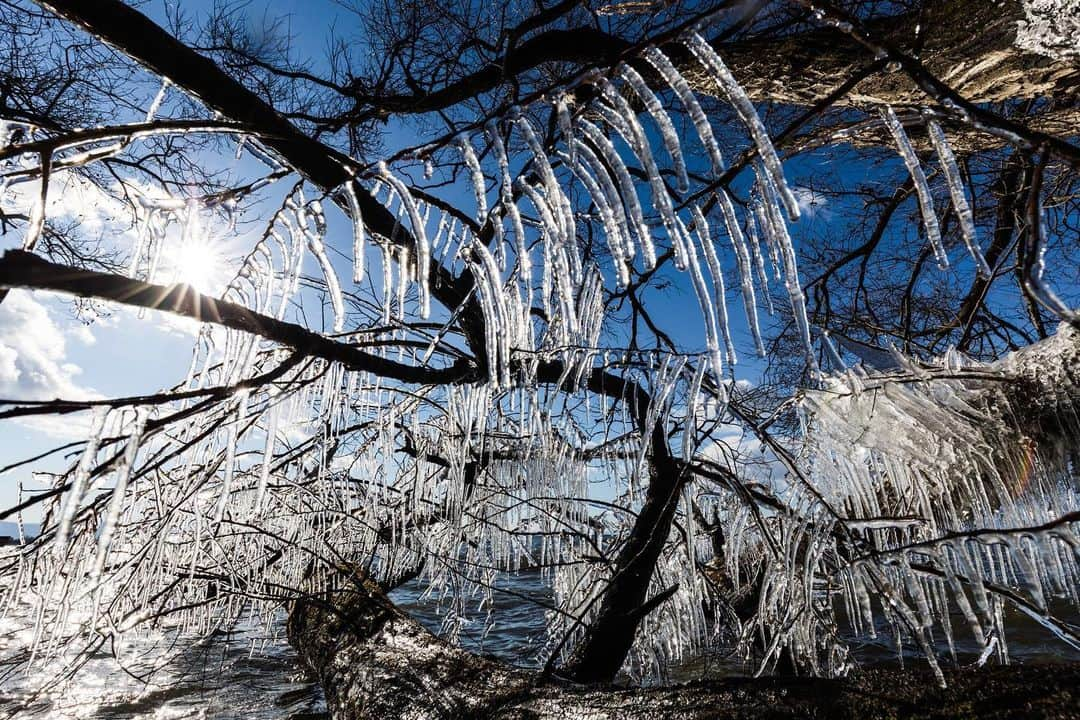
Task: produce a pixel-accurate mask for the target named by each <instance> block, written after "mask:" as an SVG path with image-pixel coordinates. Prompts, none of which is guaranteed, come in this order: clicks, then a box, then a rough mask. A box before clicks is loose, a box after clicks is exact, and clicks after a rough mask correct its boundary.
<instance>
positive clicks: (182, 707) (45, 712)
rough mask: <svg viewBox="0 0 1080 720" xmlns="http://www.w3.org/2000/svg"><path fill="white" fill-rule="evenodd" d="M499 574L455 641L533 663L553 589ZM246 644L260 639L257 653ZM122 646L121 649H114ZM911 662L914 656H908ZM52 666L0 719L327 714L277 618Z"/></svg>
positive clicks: (3, 683) (1017, 635) (445, 610)
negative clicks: (62, 676) (142, 668)
mask: <svg viewBox="0 0 1080 720" xmlns="http://www.w3.org/2000/svg"><path fill="white" fill-rule="evenodd" d="M503 582H504V585H503V586H502V587H503V589H504V590H506V591H507V592H500V593H496V594H495V600H494V604H493V605H492V607H491V610H492V615H493V616H494V617H497V618H499V624H498V625H495V626H492V627H490V628H487V627H485V623H484V622H483V619H482V618H481V619H479V620H474V621H473V622H472V623H470V624H465V625H463V626H462V627H461V628H460V635H459V638H458V641H459V642H460V643H461V644H462V645H464V646H465V647H467V648H468V649H470V650H473V651H475V652H480V653H484V654H487V655H490V656H493V657H495V658H497V659H500V660H503V661H506V662H512V663H515V664H518V665H523V666H527V667H537V666H538V665H540V664H541V663H542V662H543V660H544V657H543V647H544V642H545V635H544V626H545V618H544V610H543V608H542V607H538V606H537V605H536V604H534V603H529V602H524V601H523V600H522V596H524V597H527V598H533V599H536V600H539V601H541V602H544V601H549V600H550V589H549V588H548V587H547V586H546V584H545V583H544V582H543V580H542V579H541V577H540V575H539V574H538V573H522V574H520V575H517V576H514V577H511V578H509V579H507V580H504V581H503ZM392 598H393V599H394V601H395V602H396V603H397V604H398V606H399V607H401V608H402V609H404V610H406V611H407V612H409V613H410V614H412V615H413V616H414V617H416V618H417V619H418V620H420V621H421V622H422V623H424V624H425V625H426V626H427V627H428V628H429V629H431V630H432V631H435V632H438V631H440V629H442V628H443V624H444V618H445V617H446V616H447V615H448V614H452V608H451V607H448V606H447V605H446V604H445V603H443V604H440V603H439V602H438V601H437V599H433V598H425V597H423V587H422V586H420V585H419V584H417V583H411V584H409V585H406V586H404V587H402V588H400V589H398V590H396V591H395V592H394V593H393V594H392ZM1065 615H1066V616H1067V615H1068V613H1065ZM958 620H959V618H958ZM1014 620H1015V621H1016V622H1015V624H1013V625H1012V629H1011V631H1010V633H1009V652H1010V656H1011V657H1012V658H1013V660H1014V661H1019V662H1025V663H1029V662H1030V663H1034V662H1049V661H1061V660H1073V661H1080V652H1078V651H1076V650H1070V649H1069V648H1067V647H1066V646H1064V645H1063V644H1062V643H1060V642H1058V641H1056V640H1053V639H1052V638H1051V637H1050V636H1049V634H1048V633H1047V632H1046V631H1045V630H1043V629H1042V628H1040V627H1039V626H1038V625H1037V624H1035V623H1034V622H1033V621H1031V620H1028V619H1025V618H1022V617H1018V618H1014ZM27 625H28V623H26V622H21V623H20V622H19V621H17V620H13V619H10V618H9V619H5V620H0V655H6V654H7V651H8V650H9V649H10V648H11V647H13V646H19V645H23V644H24V643H26V642H27V640H28V637H27V635H26V633H28V632H29V630H28V629H27ZM957 635H958V638H957V643H956V645H957V652H958V656H959V658H960V660H961V662H962V663H968V662H971V661H972V660H973V659H974V658H976V657H977V656H978V650H979V648H977V647H976V646H975V645H974V643H972V642H970V641H968V640H967V639H966V638H962V637H961V636H962V632H961V628H960V625H959V624H958V625H957ZM160 640H161V639H159V641H160ZM253 647H255V648H257V649H256V650H255V651H254V652H253V651H252V648H253ZM939 647H941V649H942V650H943V651H944V650H945V649H946V648H945V646H944V643H943V642H941V643H939ZM853 650H854V652H855V655H856V657H857V658H858V659H859V661H860V662H861V663H862V664H864V665H875V664H881V663H895V662H896V658H897V655H896V652H897V648H896V645H895V644H894V641H893V640H892V637H891V635H889V634H887V633H882V634H881V635H880V636H879V638H878V639H876V640H865V639H863V640H859V641H856V642H854V643H853ZM906 654H908V655H909V656H910V655H914V653H906ZM123 655H124V653H123V651H122V650H121V652H120V656H123ZM911 661H912V662H921V660H918V659H916V658H915V657H912V659H911ZM132 669H133V668H132ZM133 670H134V669H133ZM747 670H749V668H746V667H745V666H740V665H738V664H735V663H732V662H731V661H730V660H729V659H725V658H716V657H712V658H701V659H699V660H696V661H694V662H691V663H688V664H686V665H685V666H684V667H681V668H677V669H675V670H674V671H673V672H672V677H671V679H673V680H680V679H690V678H692V677H701V676H702V675H703V674H704V675H713V676H715V675H723V674H732V673H739V672H740V671H742V672H746V671H747ZM57 671H59V668H52V667H50V668H48V669H47V670H41V671H39V672H37V673H35V674H34V675H33V676H31V677H6V678H4V679H2V680H0V718H3V717H18V718H20V719H22V718H26V719H27V720H39V719H40V720H45V719H48V720H62V719H63V720H66V719H67V718H102V719H109V720H136V719H138V720H167V719H178V718H205V719H207V720H226V719H228V720H233V719H234V718H246V719H250V720H315V719H316V718H327V717H328V716H327V714H326V705H325V702H324V699H323V696H322V693H321V690H320V689H319V687H318V686H317V685H316V684H314V683H312V682H311V681H310V680H308V679H307V677H306V676H305V674H304V673H303V671H302V670H301V667H300V665H299V659H298V657H297V656H296V653H295V652H293V650H292V648H291V647H289V645H288V643H287V642H286V641H285V639H284V637H283V627H282V624H281V623H279V624H278V625H277V626H276V627H275V628H274V632H273V633H271V635H270V636H268V635H267V632H266V630H265V629H264V628H255V627H239V628H237V629H236V630H235V631H234V632H231V633H228V634H220V635H218V636H217V637H215V638H213V639H212V640H211V641H210V642H206V643H202V644H199V645H196V646H191V647H186V648H184V649H182V650H179V651H178V652H177V654H176V655H175V657H173V658H172V659H171V661H170V662H169V663H168V664H167V665H165V666H164V667H162V668H160V669H158V670H157V671H156V672H154V673H152V674H151V675H150V676H149V677H148V678H145V679H138V678H135V677H132V676H131V675H129V674H127V673H125V672H124V671H123V670H121V669H119V668H118V667H117V663H116V661H115V660H114V659H113V657H112V656H111V654H109V653H104V652H102V653H99V654H98V655H97V656H96V657H95V658H93V659H92V660H91V661H90V662H89V663H88V665H87V666H86V667H85V668H84V669H83V671H82V672H80V673H79V674H78V676H77V677H76V679H75V680H74V681H72V682H70V683H68V684H66V685H64V686H63V687H60V688H56V689H54V690H52V691H51V692H48V693H46V694H42V695H38V696H35V695H34V694H33V688H34V686H35V684H39V683H40V682H41V681H42V680H44V679H45V678H46V677H49V675H48V673H49V672H51V673H53V674H55V673H56V672H57Z"/></svg>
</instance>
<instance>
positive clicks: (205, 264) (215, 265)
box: [166, 238, 225, 295]
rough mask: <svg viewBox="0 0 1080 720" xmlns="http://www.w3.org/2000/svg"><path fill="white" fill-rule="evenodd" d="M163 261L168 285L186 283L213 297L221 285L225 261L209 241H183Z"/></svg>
mask: <svg viewBox="0 0 1080 720" xmlns="http://www.w3.org/2000/svg"><path fill="white" fill-rule="evenodd" d="M166 260H167V263H168V269H169V270H170V271H171V274H172V282H176V283H186V284H188V285H190V286H192V287H193V288H195V289H196V290H198V291H199V292H200V293H202V294H204V295H213V294H216V293H217V292H219V291H220V290H221V286H222V285H223V284H224V276H225V272H224V264H225V258H224V257H223V255H222V253H221V248H220V246H219V245H218V244H217V243H215V242H213V241H212V240H209V239H207V238H189V239H186V240H185V241H184V242H183V243H181V244H179V245H176V246H175V247H173V248H172V249H171V250H170V251H169V252H168V257H167V258H166Z"/></svg>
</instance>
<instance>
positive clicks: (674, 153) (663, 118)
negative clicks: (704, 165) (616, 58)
mask: <svg viewBox="0 0 1080 720" xmlns="http://www.w3.org/2000/svg"><path fill="white" fill-rule="evenodd" d="M619 74H620V75H622V77H623V79H624V80H625V81H626V82H627V83H628V84H629V85H630V87H631V88H632V89H633V90H634V93H635V94H636V95H637V96H638V99H639V100H641V103H642V104H643V105H644V106H645V109H646V110H648V111H649V115H651V116H652V118H653V120H654V121H655V122H656V125H657V127H659V128H660V137H661V139H662V140H663V142H664V148H665V149H666V150H667V152H668V156H670V157H671V163H672V165H674V166H675V178H676V180H677V182H678V184H677V186H676V187H677V189H678V191H679V192H681V193H684V192H686V191H687V190H689V189H690V180H689V178H688V177H687V175H686V163H685V162H683V155H682V146H681V145H680V143H679V133H678V132H677V131H676V130H675V125H674V123H672V122H671V117H669V116H668V114H667V111H666V110H664V106H663V105H661V104H660V101H659V100H658V99H657V97H656V94H655V93H653V91H652V89H651V88H650V87H649V84H648V83H647V82H645V79H644V78H642V77H641V75H640V74H639V73H638V71H637V70H635V69H634V68H632V67H631V66H629V65H626V64H622V65H620V66H619Z"/></svg>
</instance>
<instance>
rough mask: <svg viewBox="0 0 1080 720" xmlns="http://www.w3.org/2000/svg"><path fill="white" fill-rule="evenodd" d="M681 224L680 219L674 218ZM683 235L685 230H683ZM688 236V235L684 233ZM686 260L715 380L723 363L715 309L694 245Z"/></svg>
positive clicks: (690, 245) (720, 375)
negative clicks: (701, 318) (703, 322)
mask: <svg viewBox="0 0 1080 720" xmlns="http://www.w3.org/2000/svg"><path fill="white" fill-rule="evenodd" d="M676 220H678V222H679V223H680V224H681V223H682V219H680V218H678V216H676ZM684 233H685V229H684ZM686 234H688V233H686ZM686 255H687V260H688V261H689V262H688V264H689V268H690V269H689V272H690V279H691V281H692V283H693V285H694V293H695V294H696V295H697V298H698V304H699V305H700V306H701V314H702V317H703V319H704V320H705V344H706V347H707V348H708V351H709V361H710V362H711V363H712V367H713V373H714V374H715V375H716V377H717V379H719V378H722V377H723V376H724V363H723V360H721V358H720V340H719V334H718V332H717V322H716V309H715V307H714V306H713V302H712V300H711V299H710V298H709V289H708V287H707V286H706V285H705V276H704V275H703V274H702V272H701V264H700V263H699V262H698V254H697V249H696V248H695V247H694V243H692V242H691V243H687V253H686Z"/></svg>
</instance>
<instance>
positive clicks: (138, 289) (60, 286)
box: [0, 250, 473, 384]
mask: <svg viewBox="0 0 1080 720" xmlns="http://www.w3.org/2000/svg"><path fill="white" fill-rule="evenodd" d="M16 287H18V288H28V289H32V290H52V291H55V292H62V293H67V294H70V295H76V296H78V297H88V298H97V299H99V300H110V301H113V302H118V303H121V304H123V305H129V306H132V307H143V308H148V309H151V310H160V311H162V312H168V313H173V314H174V315H180V316H182V317H186V318H190V319H192V320H197V321H200V322H208V323H213V324H215V325H221V326H223V327H227V328H232V329H233V330H242V331H244V332H249V333H252V334H254V335H258V336H260V337H264V338H266V339H267V340H272V341H274V342H276V343H279V344H281V345H284V346H285V347H290V348H293V349H294V350H296V351H297V352H298V353H300V354H301V355H303V356H307V357H319V358H323V359H324V360H328V361H331V362H338V363H341V364H342V365H344V366H345V367H347V368H349V369H350V370H360V371H367V372H370V373H373V374H375V375H378V376H380V377H386V378H392V379H394V380H400V381H402V382H409V383H431V384H433V383H449V382H461V381H463V380H466V379H468V378H469V377H471V376H472V373H473V368H471V366H470V365H469V363H468V362H467V361H459V362H457V363H455V364H454V365H452V366H450V367H447V368H430V367H425V366H417V365H406V364H404V363H399V362H396V361H394V360H388V359H386V358H383V357H379V356H378V355H372V354H371V353H367V352H364V351H363V350H360V349H358V348H356V347H353V346H351V345H346V344H344V343H340V342H337V341H336V340H332V339H330V338H328V337H325V336H323V335H319V334H318V333H314V332H311V331H310V330H307V329H306V328H303V327H301V326H299V325H296V324H293V323H288V322H284V321H282V320H278V319H276V318H272V317H269V316H267V315H262V314H260V313H257V312H254V311H252V310H249V309H248V308H246V307H244V306H243V305H237V304H236V303H231V302H226V301H224V300H216V299H214V298H211V297H207V296H205V295H202V294H200V293H199V292H197V291H196V290H195V289H194V288H192V287H191V286H190V285H185V284H182V283H181V284H176V285H156V284H154V283H147V282H142V281H141V280H133V279H131V278H127V277H123V276H121V275H112V274H109V273H102V272H96V271H93V270H80V269H79V268H73V267H70V266H67V265H60V264H57V263H52V262H49V261H48V260H43V259H41V258H40V257H38V256H37V255H34V254H33V253H28V252H23V251H22V250H8V251H7V252H5V253H4V255H3V256H2V257H0V288H16Z"/></svg>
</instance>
